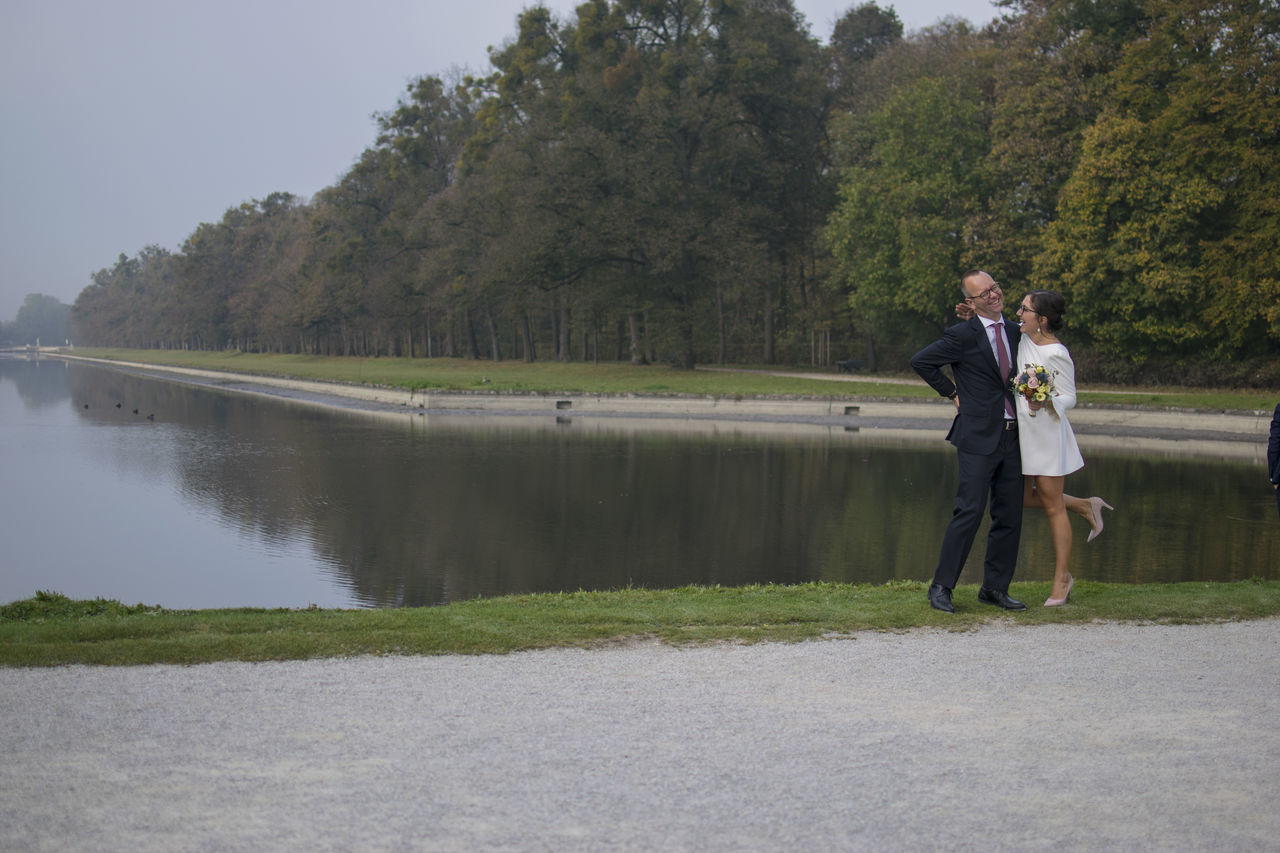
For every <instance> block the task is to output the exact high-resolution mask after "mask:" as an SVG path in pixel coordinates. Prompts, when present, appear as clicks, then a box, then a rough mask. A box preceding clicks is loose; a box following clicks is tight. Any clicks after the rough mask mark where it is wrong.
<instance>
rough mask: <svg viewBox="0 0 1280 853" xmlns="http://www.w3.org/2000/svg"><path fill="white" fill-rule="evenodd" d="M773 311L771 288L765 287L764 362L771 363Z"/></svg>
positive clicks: (772, 356) (773, 336)
mask: <svg viewBox="0 0 1280 853" xmlns="http://www.w3.org/2000/svg"><path fill="white" fill-rule="evenodd" d="M773 324H774V313H773V288H772V287H768V288H765V294H764V363H765V364H773V362H774V358H775V354H774V349H773V347H774V338H775V332H774V325H773Z"/></svg>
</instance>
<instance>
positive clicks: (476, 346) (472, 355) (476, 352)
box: [462, 308, 480, 360]
mask: <svg viewBox="0 0 1280 853" xmlns="http://www.w3.org/2000/svg"><path fill="white" fill-rule="evenodd" d="M462 320H463V331H464V332H466V334H467V341H466V343H467V352H466V357H467V358H469V359H472V360H475V359H477V358H479V357H480V343H479V341H477V340H476V324H475V318H474V317H472V316H471V309H470V308H466V309H463V312H462Z"/></svg>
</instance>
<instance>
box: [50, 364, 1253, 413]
mask: <svg viewBox="0 0 1280 853" xmlns="http://www.w3.org/2000/svg"><path fill="white" fill-rule="evenodd" d="M75 355H79V356H84V357H88V358H103V359H110V360H113V361H134V362H141V363H146V364H156V365H171V366H176V367H192V368H200V369H204V370H221V371H227V372H234V373H247V374H259V375H268V376H287V377H292V378H296V379H314V380H321V381H332V382H355V383H360V384H366V385H384V386H389V387H393V388H412V389H430V390H436V391H473V392H475V391H489V392H504V391H505V392H523V393H544V394H554V393H584V394H637V395H646V394H660V395H670V394H694V395H699V396H710V397H718V398H733V397H736V396H801V397H819V398H826V397H891V398H918V399H927V400H933V399H936V398H937V394H935V393H934V392H933V390H932V389H930V388H927V387H925V386H922V385H920V384H918V383H917V382H915V381H914V380H915V377H914V376H913V377H910V380H911V381H908V382H902V381H898V380H899V379H901V378H902V377H893V376H886V377H884V379H883V381H857V382H849V381H843V380H841V379H840V378H839V377H838V376H837V374H835V373H832V374H831V377H832V378H831V379H830V380H824V379H814V378H811V376H812V374H811V373H809V374H806V375H798V374H797V375H795V376H785V375H783V376H778V375H770V374H768V373H762V372H719V371H703V370H696V371H689V370H675V369H673V368H670V367H663V366H653V365H650V366H645V367H633V366H632V365H630V364H622V363H617V362H608V363H602V364H598V365H597V364H589V363H585V362H571V363H568V364H563V363H560V362H536V363H534V364H525V363H523V362H519V361H502V362H491V361H467V360H465V359H457V358H432V359H422V358H417V359H408V358H335V357H326V356H304V355H269V354H258V353H235V352H190V351H182V350H124V349H89V348H77V349H76V350H75ZM903 376H904V377H905V374H903ZM1120 390H1123V391H1124V392H1125V393H1124V394H1122V395H1121V394H1116V393H1114V392H1116V391H1120ZM1080 398H1081V401H1082V402H1083V403H1092V404H1100V405H1124V406H1153V407H1160V408H1165V407H1179V408H1192V409H1211V410H1219V411H1221V410H1228V411H1266V412H1270V411H1271V409H1272V408H1274V407H1275V404H1276V400H1275V399H1274V397H1273V396H1269V395H1266V394H1262V393H1259V392H1250V391H1214V390H1197V389H1182V388H1146V389H1143V388H1125V389H1114V388H1111V389H1101V388H1100V389H1097V393H1091V392H1090V389H1088V388H1085V389H1084V390H1083V391H1082V392H1081V395H1080Z"/></svg>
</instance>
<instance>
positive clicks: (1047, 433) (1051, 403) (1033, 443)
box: [1014, 290, 1112, 607]
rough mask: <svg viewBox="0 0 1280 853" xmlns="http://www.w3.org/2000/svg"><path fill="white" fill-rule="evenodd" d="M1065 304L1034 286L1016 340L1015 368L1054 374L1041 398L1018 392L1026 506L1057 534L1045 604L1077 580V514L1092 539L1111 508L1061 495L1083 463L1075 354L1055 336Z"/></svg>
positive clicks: (1061, 597) (1063, 599) (1060, 600)
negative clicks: (1072, 517)
mask: <svg viewBox="0 0 1280 853" xmlns="http://www.w3.org/2000/svg"><path fill="white" fill-rule="evenodd" d="M1065 311H1066V302H1065V300H1063V298H1062V296H1061V295H1059V294H1057V293H1054V292H1053V291H1051V290H1034V291H1032V292H1031V293H1028V294H1027V295H1026V296H1024V297H1022V304H1021V305H1020V306H1019V307H1018V317H1019V319H1021V321H1022V326H1021V330H1022V340H1021V342H1020V343H1019V344H1018V361H1017V364H1015V365H1014V369H1015V371H1017V372H1019V373H1020V372H1021V371H1023V370H1025V369H1026V368H1027V367H1028V366H1029V365H1039V366H1043V367H1045V368H1046V369H1047V370H1048V372H1049V374H1050V375H1051V376H1052V377H1053V382H1052V391H1051V393H1050V395H1049V397H1048V398H1047V399H1046V400H1044V401H1043V402H1037V401H1034V400H1028V399H1027V398H1025V397H1023V396H1021V395H1017V402H1018V445H1019V447H1020V448H1021V450H1022V475H1023V478H1024V490H1023V505H1024V506H1038V507H1041V508H1043V509H1044V511H1045V515H1047V516H1048V518H1049V529H1050V531H1052V533H1053V550H1054V554H1055V557H1056V562H1055V565H1054V573H1053V593H1052V594H1051V595H1050V596H1049V598H1048V600H1046V601H1045V603H1044V606H1045V607H1058V606H1060V605H1063V604H1066V603H1067V599H1068V598H1070V596H1071V588H1072V586H1074V585H1075V578H1073V577H1072V576H1071V572H1070V571H1068V570H1067V560H1068V558H1069V557H1070V556H1071V524H1070V522H1069V519H1068V516H1067V513H1068V512H1074V513H1076V514H1077V515H1080V516H1083V517H1084V519H1085V520H1086V521H1088V522H1089V526H1090V527H1091V528H1092V530H1091V531H1090V533H1089V540H1088V541H1090V542H1092V541H1093V539H1094V537H1096V536H1097V535H1098V534H1099V533H1101V532H1102V508H1103V507H1106V508H1107V509H1112V506H1111V505H1110V504H1108V503H1107V502H1106V501H1104V500H1103V499H1102V498H1098V497H1094V498H1076V497H1072V496H1071V495H1067V494H1063V491H1062V484H1063V481H1064V480H1065V479H1066V476H1067V475H1068V474H1070V473H1071V472H1073V471H1078V470H1080V469H1081V468H1083V467H1084V458H1083V457H1082V456H1081V455H1080V447H1079V446H1078V445H1077V444H1076V436H1075V433H1074V432H1073V431H1072V429H1071V423H1070V421H1068V420H1067V412H1069V411H1070V410H1071V409H1073V408H1074V407H1075V405H1076V368H1075V363H1074V362H1073V361H1072V360H1071V354H1070V353H1069V352H1067V348H1066V347H1065V346H1063V345H1062V343H1061V342H1060V341H1059V340H1058V338H1057V335H1056V334H1055V333H1056V332H1057V331H1058V330H1059V329H1061V328H1062V315H1063V314H1064V313H1065Z"/></svg>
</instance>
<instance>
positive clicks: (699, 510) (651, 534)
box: [69, 370, 1280, 606]
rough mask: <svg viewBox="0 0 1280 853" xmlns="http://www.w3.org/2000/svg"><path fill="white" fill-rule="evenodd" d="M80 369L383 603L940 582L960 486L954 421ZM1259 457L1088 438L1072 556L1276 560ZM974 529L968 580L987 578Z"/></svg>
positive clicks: (81, 375)
mask: <svg viewBox="0 0 1280 853" xmlns="http://www.w3.org/2000/svg"><path fill="white" fill-rule="evenodd" d="M90 375H91V377H90ZM69 376H70V377H71V383H70V391H71V396H72V397H73V399H74V400H76V401H79V400H81V399H84V400H86V401H89V402H90V403H91V406H90V408H89V409H79V407H78V410H79V411H81V413H82V415H83V416H84V417H86V418H88V419H90V420H92V421H95V422H102V423H107V422H119V421H121V420H128V421H130V422H133V423H144V422H140V421H139V419H138V418H139V417H140V416H135V415H133V414H132V409H133V408H135V407H138V408H139V409H140V412H154V413H155V414H156V419H155V421H154V424H155V425H156V426H161V427H163V428H165V429H176V430H179V431H180V437H179V438H177V439H176V440H175V441H173V442H171V443H170V444H169V445H166V446H172V447H174V448H176V450H173V451H172V452H173V453H174V454H175V456H176V458H174V459H173V460H171V463H170V464H169V467H170V469H171V470H172V472H173V473H174V475H175V476H176V477H177V478H178V481H179V484H180V488H181V490H182V492H183V493H184V494H186V495H187V496H189V497H190V498H192V499H193V500H194V501H196V502H197V503H198V504H199V505H201V506H206V507H209V508H210V511H213V512H216V513H218V515H219V516H220V517H221V518H223V519H225V520H227V521H228V522H229V523H231V524H232V525H233V526H234V527H236V528H237V529H238V530H240V531H241V532H242V533H243V534H246V535H250V536H254V537H257V538H259V539H260V540H261V541H262V542H264V543H265V544H266V545H267V547H268V548H271V547H280V546H281V545H284V544H291V543H299V542H305V543H307V544H308V545H309V546H310V547H311V548H312V549H313V550H314V552H315V553H316V555H317V556H318V558H319V559H320V560H321V561H322V562H323V563H324V565H325V566H326V567H327V569H328V570H330V571H332V572H333V573H334V574H335V576H336V579H337V581H338V583H340V584H341V585H342V586H345V587H347V588H349V589H350V590H352V595H353V597H354V598H355V599H356V600H358V601H361V602H364V603H367V604H370V605H379V606H388V605H427V604H438V603H443V602H448V601H457V600H463V599H467V598H473V597H475V596H477V595H495V594H504V593H509V592H532V591H556V590H574V589H579V588H582V589H609V588H622V587H626V586H645V587H660V588H667V587H673V586H679V585H683V584H692V583H697V584H723V585H740V584H747V583H757V582H759V583H764V582H778V583H794V582H801V581H809V580H828V581H855V582H860V581H866V582H874V583H881V582H884V581H885V580H889V579H894V578H903V579H913V580H927V579H928V578H929V577H930V576H931V574H932V571H933V566H934V562H935V560H936V558H937V549H938V545H939V541H940V537H941V535H942V530H943V528H944V526H945V524H946V519H947V517H948V515H949V513H950V510H951V505H952V501H953V498H954V494H955V459H954V452H953V451H952V450H951V448H950V446H949V445H947V444H946V443H945V442H944V441H943V440H942V439H941V436H938V437H937V440H936V441H910V442H906V441H904V442H900V443H897V444H895V443H894V442H892V441H887V440H880V439H877V438H876V437H875V435H874V434H873V433H871V432H868V433H867V434H863V435H853V436H850V435H845V434H830V435H828V434H825V433H817V434H815V435H814V436H813V437H811V438H808V439H805V440H798V441H797V440H788V441H774V440H766V439H763V438H759V437H755V436H751V437H744V436H739V435H735V434H734V432H733V431H732V429H726V430H725V432H724V433H723V434H722V435H720V436H718V437H714V438H707V437H702V436H688V435H680V434H661V435H660V434H654V433H635V432H626V431H623V430H621V429H619V430H617V431H614V432H607V433H598V434H592V433H588V432H586V431H585V430H581V429H578V428H577V425H571V426H566V427H559V428H557V427H555V426H553V425H550V424H548V425H547V426H546V428H545V429H533V428H530V427H528V425H527V422H521V424H520V425H514V424H513V425H511V426H507V427H503V426H499V427H488V426H486V427H484V428H476V427H473V426H462V427H454V426H448V425H441V423H440V422H439V421H437V420H432V421H431V423H430V425H427V419H426V418H418V417H414V416H411V415H407V414H406V415H405V417H404V419H403V421H400V422H399V423H398V424H394V423H393V425H388V424H387V423H386V422H385V421H373V420H371V419H370V418H368V417H366V416H364V415H351V414H341V413H334V412H330V411H325V410H318V409H312V408H307V407H300V406H289V405H282V404H275V403H264V402H263V401H261V400H260V399H255V398H250V397H244V396H237V395H231V394H220V393H214V392H210V391H207V390H200V389H194V388H190V387H187V386H183V385H179V384H176V383H169V382H157V381H154V380H149V379H142V378H139V377H134V376H130V375H127V374H122V373H114V372H110V371H98V370H94V371H88V370H83V371H77V370H73V371H71V372H70V373H69ZM77 377H78V378H77ZM116 402H121V403H122V406H121V408H119V409H117V408H116V407H115V403H116ZM454 423H458V421H457V420H454V421H449V422H447V424H454ZM464 423H465V422H464ZM1255 474H1256V472H1254V471H1252V470H1251V469H1250V468H1249V466H1247V465H1239V464H1232V463H1222V462H1216V461H1212V460H1210V461H1204V460H1186V459H1178V458H1176V457H1175V458H1159V459H1155V458H1145V457H1136V456H1133V455H1131V454H1130V455H1125V454H1120V453H1113V454H1109V455H1108V454H1098V455H1093V454H1091V455H1090V458H1089V465H1088V466H1087V467H1086V469H1085V470H1084V471H1083V472H1081V473H1080V474H1077V475H1073V476H1072V478H1071V479H1070V480H1069V484H1068V485H1069V488H1070V489H1071V490H1074V491H1076V492H1078V493H1080V494H1092V493H1102V494H1105V495H1107V496H1108V498H1109V499H1110V500H1111V501H1112V503H1113V504H1115V505H1116V506H1117V507H1118V510H1117V512H1116V513H1115V514H1112V515H1109V517H1108V527H1107V531H1106V533H1105V534H1104V538H1102V539H1099V540H1098V541H1097V542H1095V543H1092V544H1090V545H1087V546H1086V545H1085V544H1084V530H1085V528H1084V526H1083V524H1082V523H1079V522H1076V523H1075V529H1076V531H1077V539H1076V549H1075V553H1074V554H1073V558H1072V559H1073V563H1072V565H1073V571H1076V572H1077V574H1078V575H1079V576H1081V577H1083V578H1090V579H1095V580H1109V581H1127V582H1148V581H1179V580H1222V579H1233V578H1236V577H1249V576H1252V575H1258V576H1263V577H1273V578H1274V577H1276V576H1277V575H1278V574H1280V568H1277V567H1278V566H1280V532H1278V531H1276V530H1274V529H1273V528H1274V524H1270V525H1267V524H1264V523H1263V522H1264V521H1267V522H1273V519H1271V516H1270V515H1267V514H1265V512H1266V510H1267V509H1268V508H1269V507H1270V506H1271V505H1270V504H1269V503H1267V502H1266V501H1263V500H1261V499H1259V500H1257V501H1254V502H1251V501H1250V498H1249V484H1251V483H1253V481H1254V480H1256V479H1257V478H1256V476H1254V475H1255ZM1262 497H1263V498H1269V497H1270V495H1269V494H1267V495H1263V496H1262ZM1255 504H1256V506H1255ZM1271 511H1272V512H1274V510H1271ZM982 535H984V534H981V533H980V538H979V540H978V542H977V544H976V545H975V547H974V550H973V553H972V554H971V556H970V561H969V567H968V568H967V569H966V574H965V576H964V580H966V581H976V580H978V579H979V577H980V573H981V562H982V557H983V552H984V547H983V541H982V538H981V537H982ZM1047 536H1048V534H1047V527H1045V525H1044V522H1043V519H1042V518H1041V517H1040V514H1038V513H1035V512H1032V513H1029V514H1028V517H1027V524H1026V528H1025V532H1024V537H1023V544H1022V553H1021V557H1020V562H1019V569H1018V576H1017V579H1019V580H1032V579H1035V580H1046V579H1048V577H1049V576H1050V573H1051V571H1052V563H1051V560H1049V559H1048V558H1047V557H1045V556H1044V553H1042V552H1045V551H1046V549H1047V548H1048V546H1047V542H1048V538H1047Z"/></svg>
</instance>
